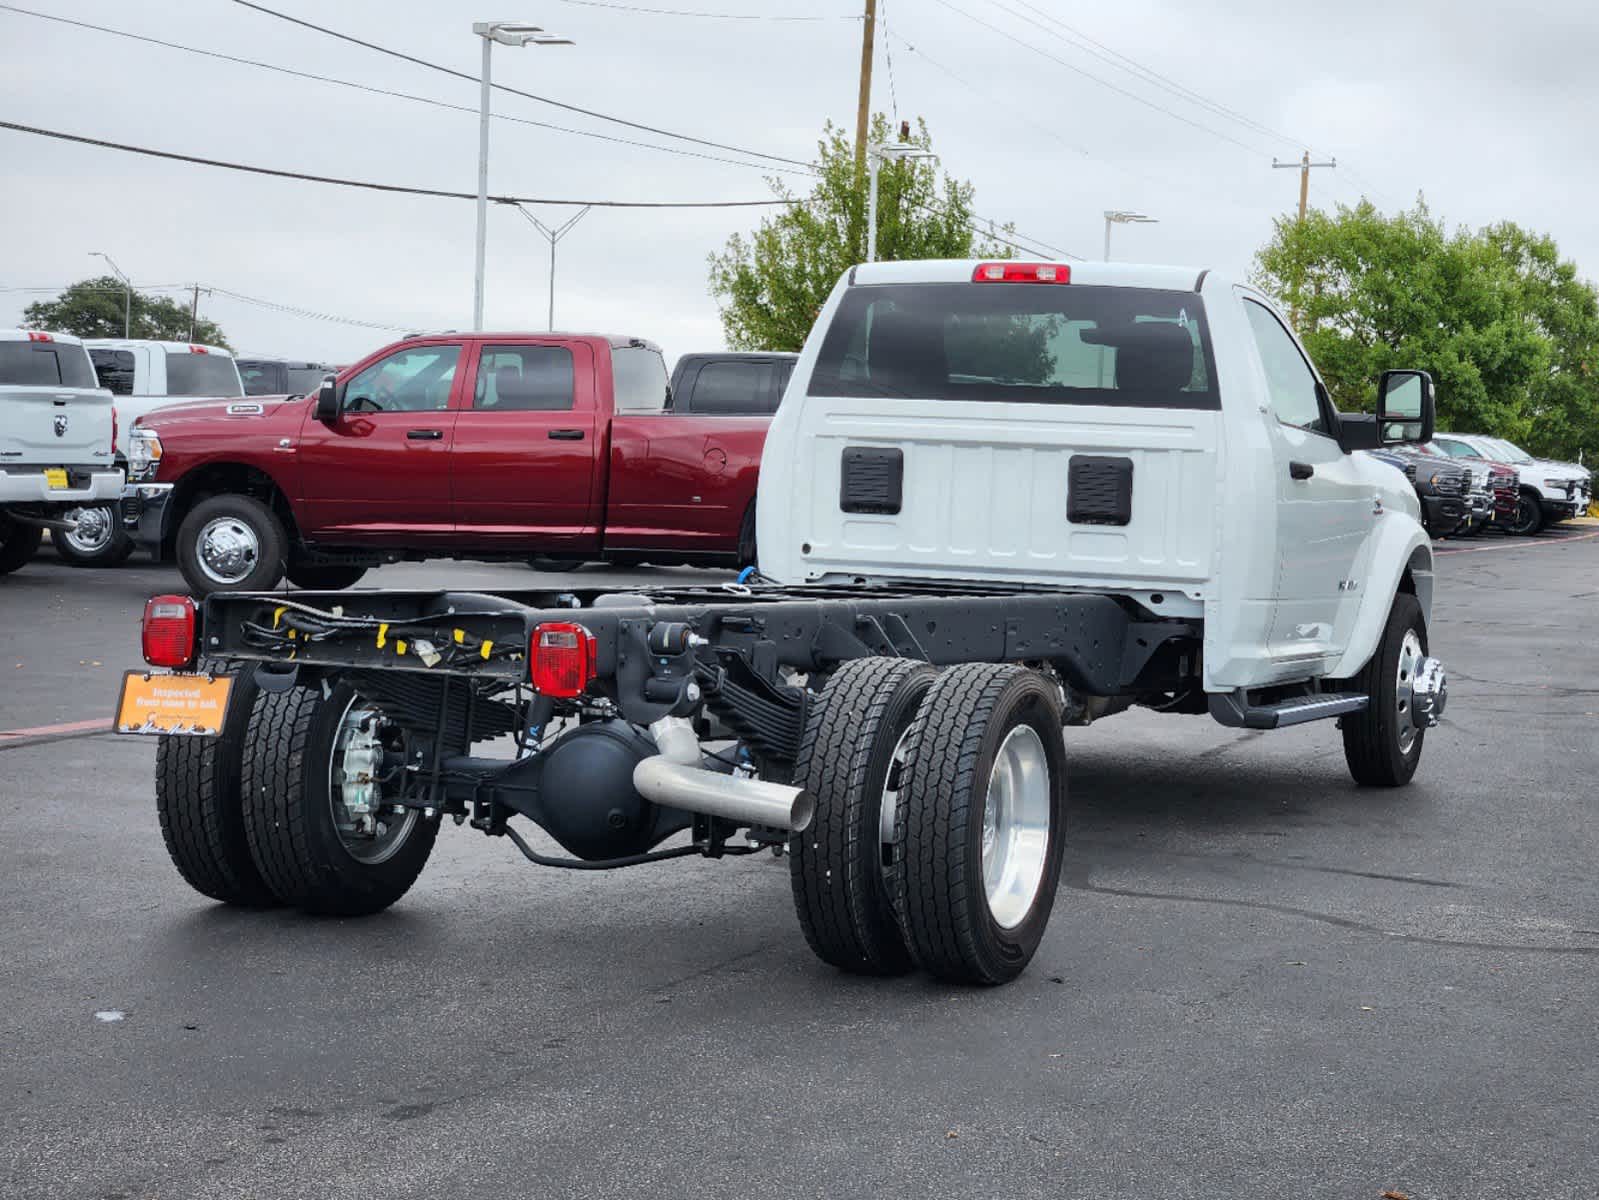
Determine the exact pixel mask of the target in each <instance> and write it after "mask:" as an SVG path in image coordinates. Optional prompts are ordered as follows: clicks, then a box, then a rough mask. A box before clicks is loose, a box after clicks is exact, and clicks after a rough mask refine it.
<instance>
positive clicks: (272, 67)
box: [0, 4, 811, 175]
mask: <svg viewBox="0 0 1599 1200" xmlns="http://www.w3.org/2000/svg"><path fill="white" fill-rule="evenodd" d="M0 10H3V11H5V12H12V13H17V14H20V15H21V16H25V17H37V18H39V19H40V20H43V21H54V22H56V23H57V24H61V25H71V26H74V27H75V28H78V29H90V30H93V31H94V32H96V33H105V34H110V35H112V36H113V37H120V38H127V39H128V40H130V41H135V42H144V43H146V44H147V45H151V46H160V47H162V48H164V49H167V50H179V51H182V52H183V53H185V54H196V55H199V56H200V57H202V58H212V59H217V60H219V61H221V62H228V63H234V64H237V65H239V66H246V67H256V68H259V69H260V70H263V71H275V72H277V73H278V74H280V75H288V76H291V77H292V78H295V79H310V80H313V81H315V82H317V83H329V84H333V85H334V86H336V87H342V88H350V89H353V90H354V91H358V92H367V93H370V94H371V95H374V96H388V97H390V98H392V99H396V100H409V101H411V102H413V103H416V104H427V105H430V106H432V107H434V108H442V109H447V110H449V111H451V112H460V113H468V114H470V115H471V116H474V117H475V116H477V115H478V110H477V109H476V108H474V107H472V106H470V105H466V104H451V103H450V102H449V101H447V100H436V99H434V98H433V97H432V96H418V95H416V94H414V93H412V92H401V91H396V90H394V89H392V88H383V87H376V86H373V85H371V84H365V83H356V82H354V81H353V80H349V79H339V78H337V77H336V76H332V75H318V74H317V73H316V72H314V71H303V70H300V69H299V68H297V67H286V66H283V65H281V64H279V63H271V62H265V61H263V60H261V59H258V58H243V57H241V56H239V55H237V54H224V53H222V52H221V51H218V50H204V49H201V48H200V47H198V46H186V45H184V44H182V43H181V42H170V41H167V40H165V39H163V38H157V37H150V36H148V35H146V34H142V33H134V32H132V31H131V30H126V29H114V28H112V27H111V26H109V25H96V24H94V23H92V22H90V21H76V20H73V19H72V18H70V17H58V16H56V15H55V14H53V13H43V12H35V11H34V10H33V9H29V8H19V7H17V6H16V5H14V4H0ZM490 115H491V116H492V117H493V118H494V119H495V120H497V121H509V122H512V123H513V124H517V125H529V126H533V127H535V128H538V129H550V130H554V131H555V132H557V133H569V134H573V135H575V136H577V137H586V138H593V139H595V140H596V141H601V142H613V143H616V144H617V145H622V146H636V147H639V148H640V149H644V150H654V151H656V152H658V153H661V154H676V155H681V156H683V157H685V158H698V159H703V160H705V161H707V162H718V163H727V164H729V165H731V166H736V167H749V168H753V169H755V170H761V171H777V172H780V173H784V174H794V175H798V174H808V173H811V172H808V171H801V170H799V169H797V168H792V167H779V166H770V165H768V164H765V163H751V162H744V161H742V160H740V159H736V158H722V157H721V156H719V155H715V154H703V153H701V152H699V151H696V150H685V149H682V148H680V147H677V146H657V145H655V144H653V143H651V142H640V141H636V140H634V139H632V138H623V137H616V136H614V135H613V134H608V133H596V132H595V131H593V130H590V129H574V128H572V127H571V126H569V125H555V124H552V123H550V122H548V121H535V120H532V119H531V118H529V117H515V116H511V115H510V114H508V113H492V114H490Z"/></svg>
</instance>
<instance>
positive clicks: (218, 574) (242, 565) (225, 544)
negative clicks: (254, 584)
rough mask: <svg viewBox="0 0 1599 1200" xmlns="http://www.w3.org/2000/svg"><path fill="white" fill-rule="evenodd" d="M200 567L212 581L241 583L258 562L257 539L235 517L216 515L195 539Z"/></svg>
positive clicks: (246, 526) (254, 534)
mask: <svg viewBox="0 0 1599 1200" xmlns="http://www.w3.org/2000/svg"><path fill="white" fill-rule="evenodd" d="M195 548H196V550H197V551H198V553H197V554H196V555H195V557H196V558H197V559H198V560H199V562H200V570H201V571H203V572H205V575H206V578H208V579H210V580H211V581H212V582H214V583H220V584H223V585H225V586H226V585H232V584H235V583H242V582H243V581H244V580H245V579H248V578H249V576H250V572H251V571H254V570H255V568H256V564H257V563H259V562H260V561H261V539H260V537H259V536H258V535H257V534H256V532H255V530H254V529H252V528H250V526H249V525H247V524H245V522H243V521H241V520H239V518H238V517H217V518H216V519H215V520H212V521H207V522H206V523H205V524H204V525H203V526H201V528H200V536H199V537H198V538H197V539H196V541H195Z"/></svg>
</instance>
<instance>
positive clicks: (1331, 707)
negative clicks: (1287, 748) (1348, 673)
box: [1210, 690, 1370, 729]
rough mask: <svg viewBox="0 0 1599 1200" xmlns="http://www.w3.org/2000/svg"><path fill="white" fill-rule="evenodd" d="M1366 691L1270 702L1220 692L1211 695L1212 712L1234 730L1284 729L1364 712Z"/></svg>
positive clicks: (1304, 696)
mask: <svg viewBox="0 0 1599 1200" xmlns="http://www.w3.org/2000/svg"><path fill="white" fill-rule="evenodd" d="M1369 701H1370V698H1369V697H1368V696H1366V694H1365V693H1364V692H1317V693H1312V694H1308V695H1300V696H1290V697H1288V698H1287V699H1283V700H1277V701H1274V702H1272V703H1270V704H1252V703H1250V700H1249V696H1248V693H1246V692H1244V691H1242V690H1240V691H1236V692H1218V693H1215V694H1213V695H1212V696H1211V697H1210V715H1211V716H1212V717H1214V718H1216V720H1217V721H1218V722H1219V723H1220V724H1222V725H1226V726H1228V727H1229V728H1231V729H1283V728H1286V727H1287V726H1289V725H1303V724H1305V722H1307V721H1325V720H1327V719H1328V718H1329V717H1341V716H1343V715H1344V714H1345V713H1353V712H1364V711H1365V710H1366V705H1367V704H1368V703H1369Z"/></svg>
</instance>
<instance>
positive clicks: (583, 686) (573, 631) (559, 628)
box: [527, 621, 599, 700]
mask: <svg viewBox="0 0 1599 1200" xmlns="http://www.w3.org/2000/svg"><path fill="white" fill-rule="evenodd" d="M530 642H531V644H530V645H529V646H528V653H527V658H528V663H529V665H530V670H531V675H532V680H533V690H534V691H535V692H537V693H538V694H539V695H541V696H549V697H551V698H552V699H555V700H570V699H572V698H573V697H576V696H581V695H582V694H583V693H584V692H585V691H586V690H587V689H588V686H589V682H590V681H591V680H592V679H593V678H594V676H595V674H596V668H597V662H598V657H599V648H598V646H597V644H596V643H595V641H594V635H593V634H592V633H590V632H589V631H588V630H587V629H584V628H583V626H581V625H573V624H570V623H568V622H565V621H548V622H546V623H545V624H543V625H538V626H535V627H534V629H533V636H532V638H531V639H530Z"/></svg>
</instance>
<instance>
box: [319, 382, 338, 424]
mask: <svg viewBox="0 0 1599 1200" xmlns="http://www.w3.org/2000/svg"><path fill="white" fill-rule="evenodd" d="M316 419H317V420H318V421H321V422H322V424H324V425H332V424H334V423H335V422H336V421H338V419H339V385H338V382H337V381H336V380H335V379H334V378H333V376H331V375H329V376H328V377H327V378H326V379H324V380H323V381H322V386H321V387H319V388H317V390H316Z"/></svg>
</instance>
